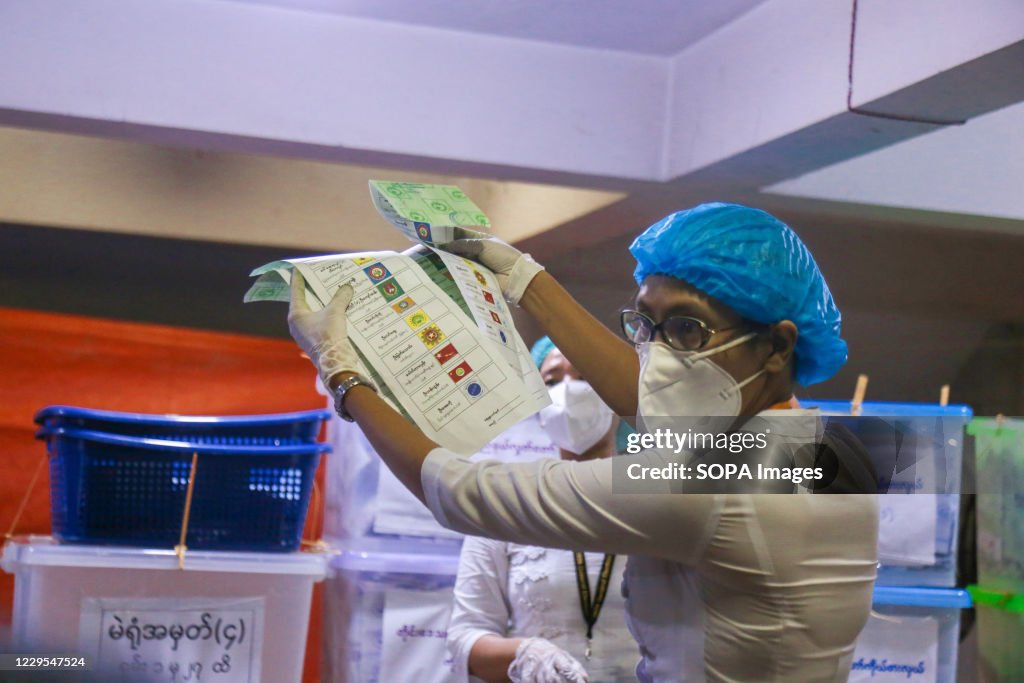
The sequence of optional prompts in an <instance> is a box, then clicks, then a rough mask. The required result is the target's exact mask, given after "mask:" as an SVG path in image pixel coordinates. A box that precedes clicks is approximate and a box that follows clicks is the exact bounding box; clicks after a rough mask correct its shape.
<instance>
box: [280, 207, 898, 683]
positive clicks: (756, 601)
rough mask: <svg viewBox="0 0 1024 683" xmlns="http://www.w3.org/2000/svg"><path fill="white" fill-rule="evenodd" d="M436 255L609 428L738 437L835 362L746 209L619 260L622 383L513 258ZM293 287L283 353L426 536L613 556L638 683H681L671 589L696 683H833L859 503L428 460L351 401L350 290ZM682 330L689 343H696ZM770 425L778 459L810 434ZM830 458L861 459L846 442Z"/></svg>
mask: <svg viewBox="0 0 1024 683" xmlns="http://www.w3.org/2000/svg"><path fill="white" fill-rule="evenodd" d="M448 248H450V249H451V250H453V251H456V252H457V253H460V254H461V255H463V256H465V257H469V258H473V259H475V260H478V261H480V262H481V263H483V264H484V265H485V266H487V267H489V268H490V269H491V270H492V271H494V272H495V273H496V274H497V275H498V277H499V281H500V282H501V284H502V291H503V293H504V294H505V296H506V298H507V299H508V300H509V301H511V302H512V303H516V304H520V305H522V307H523V308H524V309H525V310H526V311H527V312H529V313H530V314H531V315H533V316H534V318H535V319H537V320H538V322H539V323H540V324H541V326H542V327H543V328H544V330H545V331H546V332H547V333H548V334H550V335H551V337H552V339H553V340H554V341H555V343H556V344H557V345H558V346H559V348H560V349H561V350H562V351H563V352H565V354H566V356H567V357H568V358H569V360H570V361H571V362H572V363H573V365H575V366H576V367H577V368H578V369H579V370H580V371H581V372H582V373H584V374H585V375H586V376H587V379H588V381H589V382H590V383H591V384H592V385H593V386H594V387H595V389H597V390H598V392H599V393H600V395H601V397H602V399H603V400H604V401H605V402H606V403H608V405H610V406H612V407H613V408H614V409H615V410H616V412H618V413H620V414H633V413H634V412H635V413H636V414H637V415H638V416H640V417H641V418H645V419H646V417H657V416H672V415H727V416H741V415H742V416H744V417H743V420H746V421H748V422H749V421H751V420H756V417H755V416H756V415H758V414H769V413H771V412H772V410H771V408H772V406H774V405H776V404H778V403H779V402H784V401H787V400H788V399H789V398H790V397H791V395H792V391H793V385H794V384H796V383H799V384H810V383H814V382H818V381H822V380H824V379H827V378H829V377H831V376H832V375H834V374H835V373H836V372H837V371H838V369H839V367H841V366H842V364H843V363H844V362H845V360H846V344H845V342H843V341H842V339H841V337H840V335H839V320H840V316H839V312H838V309H837V308H836V307H835V305H834V303H833V301H832V297H831V294H830V292H829V291H828V288H827V286H826V285H825V283H824V279H823V278H822V276H821V273H820V271H819V270H818V268H817V265H816V264H815V263H814V260H813V258H812V257H811V255H810V252H809V251H808V250H807V249H806V247H805V246H804V245H803V243H802V242H801V241H800V239H799V237H797V236H796V234H795V233H793V231H792V230H790V229H789V228H788V226H786V225H785V224H783V223H781V222H780V221H778V220H777V219H775V218H774V217H772V216H770V215H768V214H766V213H765V212H763V211H758V210H756V209H751V208H749V207H742V206H738V205H732V204H705V205H701V206H698V207H695V208H693V209H689V210H687V211H682V212H678V213H676V214H672V215H670V216H668V217H666V218H665V219H663V220H662V221H659V222H658V223H656V224H654V225H652V226H651V227H650V228H648V229H647V230H646V231H645V232H644V233H643V234H642V235H640V236H639V237H638V238H637V240H636V241H634V243H633V245H632V246H631V248H630V251H631V252H632V253H633V254H634V256H636V257H637V262H638V268H637V272H636V274H635V278H636V280H637V282H638V284H639V285H640V291H639V293H638V294H637V297H636V302H635V306H636V308H637V310H635V311H632V312H628V313H629V314H630V316H631V317H630V323H629V325H627V324H626V317H625V316H626V313H627V312H624V314H623V329H624V331H625V332H626V335H627V337H628V338H629V339H630V340H631V341H632V342H633V344H634V345H635V347H636V351H639V353H640V362H639V364H638V363H637V356H636V354H635V351H634V349H632V348H630V347H629V346H628V345H627V344H624V343H623V342H622V340H621V338H619V337H617V336H616V335H615V334H613V333H611V332H610V330H608V329H607V328H605V327H604V326H602V325H601V324H600V323H599V322H598V321H596V320H595V319H593V318H592V317H590V316H589V315H588V314H587V313H586V312H585V311H583V310H582V309H581V308H580V307H579V305H578V304H577V303H576V302H575V301H573V300H572V298H571V297H570V296H569V295H568V294H567V293H566V292H565V290H564V289H562V288H561V287H560V286H559V285H558V283H557V281H555V280H554V278H552V277H551V276H550V275H549V274H546V273H544V271H543V269H542V268H541V267H540V266H538V265H537V264H536V263H535V262H534V261H533V260H532V259H530V258H529V257H528V256H527V255H524V254H522V253H521V252H519V251H518V250H516V249H515V248H513V247H511V246H509V245H507V244H504V243H502V242H500V241H498V240H496V239H494V238H479V239H468V240H461V241H459V242H455V243H453V244H452V245H449V246H448ZM302 286H303V284H302V281H301V278H299V277H295V278H294V282H293V289H292V309H291V311H290V313H289V323H290V326H291V330H292V334H293V336H294V337H295V338H296V340H297V341H298V342H299V344H300V345H301V346H302V348H303V349H304V350H305V351H306V352H307V354H308V355H309V356H310V358H311V359H312V360H313V362H314V363H315V364H316V365H317V368H318V369H319V371H320V373H321V377H323V378H324V379H325V382H326V383H327V385H328V386H329V387H330V388H331V389H332V390H333V391H336V392H337V393H336V396H337V397H338V403H339V405H340V407H341V409H342V411H343V413H347V414H350V417H351V418H352V419H354V420H355V421H356V422H357V423H358V424H359V425H360V427H361V428H362V429H363V431H364V433H366V435H367V438H368V439H369V440H370V442H371V443H372V444H373V446H374V448H375V450H376V452H377V453H378V454H379V455H380V456H381V458H382V459H383V460H384V462H385V463H386V464H387V465H388V467H390V468H391V469H392V471H393V472H395V474H396V476H398V477H399V479H400V480H401V481H402V482H403V483H404V484H405V485H406V486H407V487H408V488H409V489H410V490H411V491H412V492H413V493H415V494H416V495H418V496H421V497H422V499H423V500H424V502H425V503H426V504H427V505H428V507H429V508H430V510H431V511H432V512H433V514H434V516H435V518H436V519H437V520H438V521H439V522H440V523H441V524H443V525H445V526H446V527H448V528H451V529H455V530H457V531H460V532H463V533H466V534H472V535H477V536H488V537H490V538H495V539H500V540H503V541H506V542H510V543H518V544H523V545H541V546H548V547H560V548H566V549H572V550H580V551H589V552H603V553H614V554H616V555H629V556H631V558H630V561H629V566H628V567H627V570H626V576H625V589H626V600H627V613H628V618H629V621H630V626H631V631H632V632H633V634H634V635H635V636H636V638H637V641H638V644H639V646H640V651H641V655H642V661H641V663H640V665H639V666H638V668H637V676H638V678H639V679H640V680H641V681H644V682H645V683H646V682H655V683H676V682H679V681H683V680H686V679H685V678H684V676H685V675H686V671H685V670H683V669H682V668H681V667H680V664H681V663H682V664H688V662H687V661H686V658H685V655H684V654H682V653H684V652H685V650H686V648H687V644H686V643H684V642H683V641H682V640H681V638H682V637H683V631H682V630H681V629H682V627H683V626H684V625H685V621H681V619H684V618H685V615H686V614H687V613H688V611H687V605H686V600H687V598H686V578H687V577H693V578H694V580H695V581H696V584H697V585H696V591H697V594H698V596H699V600H700V604H701V606H702V607H703V614H702V615H701V619H702V621H703V624H702V626H703V628H702V631H703V634H704V638H703V665H704V666H703V669H704V670H703V675H704V677H705V678H706V680H708V681H713V682H715V683H841V682H843V681H846V680H847V678H848V676H849V674H850V665H851V660H852V657H853V647H854V643H855V641H856V638H857V635H858V634H859V633H860V630H861V628H862V627H863V625H864V623H865V622H866V620H867V617H868V613H869V611H870V606H871V594H872V588H873V584H874V578H875V573H876V561H877V529H878V506H877V501H876V499H875V497H874V496H873V495H771V494H762V493H755V494H751V493H733V492H726V493H706V492H705V493H693V492H691V491H693V490H694V489H692V488H690V486H689V484H686V483H683V484H680V482H678V481H666V480H661V481H660V483H659V484H657V488H655V485H654V484H653V483H651V486H649V487H648V488H647V490H646V491H645V492H644V493H623V492H621V490H620V491H619V492H617V491H616V490H615V486H614V485H613V479H614V477H613V471H614V470H615V469H616V467H617V466H616V464H615V463H616V462H617V461H618V462H625V460H624V459H620V458H607V459H599V460H591V461H587V462H566V461H562V460H558V461H556V460H540V461H536V462H531V463H495V462H477V463H473V462H470V461H469V460H467V459H466V458H464V457H462V456H459V455H457V454H455V453H452V452H450V451H447V450H445V449H444V448H440V447H437V445H436V444H434V443H433V442H431V441H430V440H429V439H427V438H426V437H425V436H424V435H423V434H422V432H420V431H419V430H417V429H415V428H414V427H412V426H410V425H409V424H408V423H405V422H404V421H403V420H402V418H401V417H400V416H398V414H397V413H395V412H394V411H393V410H391V409H390V408H389V407H388V406H387V404H385V403H384V402H383V401H382V400H381V399H380V398H379V397H378V396H376V395H375V393H374V392H373V391H371V390H370V389H369V388H367V387H365V386H360V385H358V384H357V382H359V381H360V378H359V377H358V376H357V375H355V374H354V371H353V368H355V367H357V360H358V359H357V356H356V354H355V352H354V350H353V349H352V348H351V345H350V344H349V342H348V340H347V331H346V327H345V326H346V322H345V318H344V310H345V307H347V305H348V303H349V302H350V301H351V296H352V292H351V288H343V289H342V290H341V291H340V293H339V294H338V295H336V296H335V298H334V301H332V303H331V305H329V306H328V307H327V308H325V309H324V310H323V311H319V312H311V311H309V310H308V307H307V306H306V305H305V299H304V297H303V295H302V290H301V287H302ZM698 316H700V317H698ZM642 321H646V322H642ZM670 323H671V326H672V330H670V328H669V327H668V325H669V324H670ZM627 328H628V329H627ZM682 331H685V333H686V335H689V334H690V333H691V332H692V333H699V335H700V339H699V343H689V341H688V338H687V337H686V336H684V335H683V332H682ZM677 333H678V334H677ZM680 340H683V341H684V342H686V343H680ZM348 387H354V388H353V389H352V390H351V391H348ZM744 387H746V388H744ZM789 412H790V413H791V414H795V415H798V416H799V417H800V418H801V419H796V420H790V421H788V422H787V425H788V426H787V427H786V428H785V430H786V431H788V432H789V434H781V433H773V439H774V440H776V441H778V443H779V444H780V447H781V448H782V449H787V448H788V449H790V452H788V453H786V452H783V453H782V454H783V455H784V456H785V457H786V458H790V459H791V460H796V459H797V455H798V453H800V452H806V450H807V449H802V450H801V449H799V446H800V445H801V442H802V441H804V442H806V443H811V442H812V440H814V439H815V437H816V433H817V430H818V427H819V421H818V420H817V419H816V417H815V416H813V415H811V414H808V413H807V412H801V413H797V411H789ZM343 417H344V414H343ZM844 447H845V448H846V449H847V452H849V453H853V454H854V455H857V454H858V453H861V454H862V453H863V450H862V449H861V450H859V451H858V450H857V447H856V445H855V444H854V443H852V442H848V443H846V444H845V445H844ZM812 452H813V449H812ZM757 455H758V454H757V453H755V452H750V451H745V452H744V453H743V454H742V457H743V458H748V457H749V458H754V457H757ZM854 459H856V458H854ZM687 460H688V456H687V454H685V453H683V454H681V455H680V454H673V453H672V452H670V451H664V450H663V451H646V452H643V453H640V454H638V455H635V456H632V457H631V459H630V461H629V462H630V463H631V464H633V463H637V464H638V465H639V466H640V467H644V468H648V469H650V468H657V467H664V466H665V465H666V464H670V465H674V466H678V465H681V464H683V463H686V462H687ZM840 464H841V463H840ZM655 490H656V491H658V492H659V493H660V494H663V495H659V493H654V492H651V491H655ZM698 490H699V489H698ZM704 490H705V491H706V489H704ZM857 490H864V489H857ZM562 680H578V678H576V677H575V676H573V677H572V678H570V677H565V678H563V679H562Z"/></svg>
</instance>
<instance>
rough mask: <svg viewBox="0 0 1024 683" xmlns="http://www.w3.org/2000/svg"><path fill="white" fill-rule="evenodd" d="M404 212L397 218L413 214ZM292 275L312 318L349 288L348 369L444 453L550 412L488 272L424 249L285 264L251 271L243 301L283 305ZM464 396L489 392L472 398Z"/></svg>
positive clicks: (427, 192) (468, 448)
mask: <svg viewBox="0 0 1024 683" xmlns="http://www.w3.org/2000/svg"><path fill="white" fill-rule="evenodd" d="M387 185H389V186H395V185H401V186H405V185H411V184H400V183H388V184H387ZM414 187H416V188H425V189H424V190H423V191H422V192H420V195H421V196H435V197H436V196H439V193H440V192H442V191H445V192H448V191H449V190H452V189H457V188H450V187H446V186H430V185H415V186H414ZM460 194H461V193H460ZM446 196H451V193H449V194H448V195H446ZM403 201H406V200H405V199H403ZM409 202H410V203H406V204H404V205H403V209H402V210H403V211H408V210H409V209H408V206H410V205H412V204H411V200H409ZM375 203H376V201H375ZM466 205H468V206H470V207H472V209H473V210H474V211H476V212H477V213H478V214H479V216H478V218H477V219H476V220H477V223H476V224H477V225H480V224H486V220H487V218H486V216H484V215H483V214H482V213H480V210H479V209H478V208H477V207H476V206H475V205H473V204H472V202H470V201H469V200H468V199H465V203H463V204H462V205H461V206H466ZM446 206H448V205H446ZM378 208H380V207H379V206H378ZM459 210H462V209H459ZM467 210H468V209H467ZM437 211H440V209H437ZM382 213H384V215H385V218H386V219H387V220H389V222H392V223H393V224H394V221H392V220H391V218H390V217H389V216H388V215H387V214H386V213H385V212H383V211H382ZM423 215H424V216H427V218H428V219H430V218H433V219H434V220H435V222H434V223H430V224H429V225H428V227H429V228H430V229H433V227H434V226H435V225H440V223H438V222H437V218H436V216H435V215H433V214H426V213H424V214H423ZM449 222H451V219H449ZM396 227H398V226H396ZM443 227H452V226H451V225H448V226H443ZM399 229H402V228H401V227H399ZM403 231H404V230H403ZM433 235H434V233H431V236H433ZM296 270H297V271H298V272H299V273H301V274H302V277H303V279H304V280H305V283H306V287H305V296H306V301H307V303H308V304H309V306H310V308H311V309H313V310H320V309H322V308H323V307H324V306H325V305H326V304H327V303H328V302H330V300H331V298H332V297H333V296H334V293H335V292H337V290H338V289H339V288H340V287H341V286H342V285H345V284H349V285H351V286H352V288H353V289H354V296H353V298H352V303H351V304H350V305H349V307H348V309H347V312H346V314H347V317H348V332H349V339H350V340H351V341H352V344H353V346H355V348H356V351H357V352H358V354H359V357H360V360H361V364H362V367H359V368H354V369H355V370H357V371H358V372H361V373H362V374H364V375H366V376H367V377H369V378H371V379H372V380H373V381H374V383H375V384H376V385H377V387H378V388H379V390H380V393H381V396H382V397H383V398H384V399H385V400H386V401H388V402H389V403H390V404H391V406H392V407H394V408H395V409H396V410H398V411H399V412H400V413H402V414H403V415H404V416H405V417H406V418H408V419H409V420H411V421H412V422H414V423H415V424H416V425H417V426H419V427H420V429H422V430H423V431H424V432H425V433H426V434H427V436H429V437H430V438H431V439H433V440H434V441H436V442H437V443H439V444H441V445H442V446H444V447H446V448H448V449H450V450H453V451H455V452H458V453H463V454H466V455H469V454H472V453H475V452H477V451H478V450H479V449H480V448H481V447H483V446H484V444H486V443H488V442H489V441H491V440H492V439H494V438H495V437H497V436H498V435H499V434H500V433H501V432H503V431H505V430H506V429H508V428H509V427H511V426H512V425H514V424H516V423H518V422H519V421H520V420H522V419H524V418H526V417H528V416H530V415H532V414H534V413H535V412H537V411H538V410H540V409H541V408H543V407H544V406H545V405H548V403H549V402H550V400H549V399H548V393H547V390H546V388H545V386H544V382H543V380H542V379H541V377H540V373H538V372H537V369H536V367H535V366H534V364H533V362H532V360H531V359H530V353H529V349H528V348H527V347H526V344H525V343H524V342H523V340H522V338H521V337H520V336H519V333H518V332H517V331H516V329H515V327H514V326H513V324H512V316H511V315H510V313H509V311H508V307H507V305H506V304H505V302H504V301H503V300H502V299H501V298H500V297H495V296H491V295H490V292H491V291H497V289H498V283H497V280H496V278H495V276H494V273H492V272H491V271H490V270H488V269H487V268H485V267H483V266H481V265H479V264H476V263H473V262H471V261H466V260H465V259H463V258H461V257H457V256H453V255H451V254H448V253H447V252H444V251H441V250H437V249H433V248H432V247H429V246H425V245H422V244H418V245H416V246H413V247H412V248H410V249H408V250H406V251H405V252H403V253H401V254H399V253H395V252H391V251H377V252H363V253H355V254H331V255H326V256H314V257H308V258H295V259H283V260H280V261H274V262H272V263H268V264H266V265H263V266H260V267H259V268H256V269H255V270H253V271H252V273H251V275H252V276H254V277H256V278H257V279H256V281H255V282H254V283H253V284H252V286H251V287H250V288H249V291H248V292H247V293H246V295H245V299H244V300H245V301H246V302H250V301H285V302H287V301H288V300H289V298H290V290H291V287H290V283H291V277H292V273H293V272H294V271H296ZM466 387H477V388H481V387H486V388H487V390H486V391H480V390H477V391H475V392H470V391H468V389H466Z"/></svg>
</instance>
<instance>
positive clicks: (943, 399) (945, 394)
mask: <svg viewBox="0 0 1024 683" xmlns="http://www.w3.org/2000/svg"><path fill="white" fill-rule="evenodd" d="M939 405H940V406H942V407H943V408H945V407H946V406H948V405H949V385H948V384H943V385H942V388H941V389H939Z"/></svg>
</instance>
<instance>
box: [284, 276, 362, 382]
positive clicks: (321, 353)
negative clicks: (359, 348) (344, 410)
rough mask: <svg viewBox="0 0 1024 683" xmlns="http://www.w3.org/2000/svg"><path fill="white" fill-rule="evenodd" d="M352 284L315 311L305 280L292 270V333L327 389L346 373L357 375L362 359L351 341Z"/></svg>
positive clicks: (289, 311)
mask: <svg viewBox="0 0 1024 683" xmlns="http://www.w3.org/2000/svg"><path fill="white" fill-rule="evenodd" d="M352 295H353V290H352V287H351V286H350V285H344V286H343V287H339V288H338V291H337V292H335V294H334V298H333V299H331V301H330V303H328V304H327V305H326V306H325V307H324V308H323V309H322V310H319V311H313V310H311V309H310V308H309V304H308V303H307V302H306V292H305V281H304V280H303V279H302V275H301V274H300V273H299V271H298V270H292V289H291V303H290V305H289V307H288V331H289V332H291V335H292V337H293V338H294V339H295V341H296V343H298V345H299V347H300V348H301V349H302V350H303V351H305V352H306V355H307V356H309V359H310V360H311V361H313V365H315V366H316V369H317V372H318V373H320V379H321V380H322V381H323V383H324V386H325V387H327V388H328V389H330V379H331V378H332V377H334V376H335V375H337V374H339V373H342V372H357V371H358V369H359V356H358V355H357V354H356V350H355V348H354V347H353V346H352V342H350V341H349V339H348V320H346V318H345V309H346V308H348V305H349V303H351V301H352Z"/></svg>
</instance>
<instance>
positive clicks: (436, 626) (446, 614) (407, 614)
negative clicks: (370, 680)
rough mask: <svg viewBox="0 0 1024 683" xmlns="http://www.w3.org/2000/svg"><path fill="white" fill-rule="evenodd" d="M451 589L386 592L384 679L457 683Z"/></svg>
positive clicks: (381, 669)
mask: <svg viewBox="0 0 1024 683" xmlns="http://www.w3.org/2000/svg"><path fill="white" fill-rule="evenodd" d="M451 611H452V592H451V590H440V591H404V590H394V591H390V592H388V593H387V595H385V596H384V617H383V622H382V630H383V643H382V645H381V655H380V656H381V663H380V680H381V681H416V683H454V681H456V680H457V677H456V676H455V667H454V666H453V662H452V657H451V655H449V654H448V648H447V644H446V642H447V639H448V620H449V618H450V617H451Z"/></svg>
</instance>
